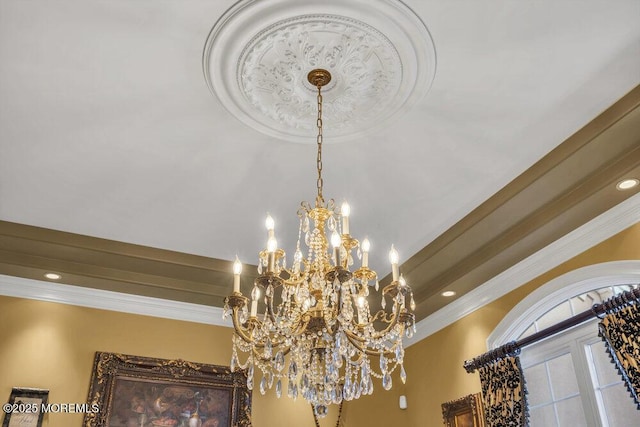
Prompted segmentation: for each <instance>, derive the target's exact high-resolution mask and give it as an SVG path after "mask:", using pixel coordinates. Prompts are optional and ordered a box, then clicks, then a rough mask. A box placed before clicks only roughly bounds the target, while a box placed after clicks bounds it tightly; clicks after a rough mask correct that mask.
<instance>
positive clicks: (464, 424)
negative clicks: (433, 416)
mask: <svg viewBox="0 0 640 427" xmlns="http://www.w3.org/2000/svg"><path fill="white" fill-rule="evenodd" d="M442 417H443V418H444V425H445V427H485V423H484V413H483V408H482V394H481V393H476V394H470V395H468V396H465V397H462V398H460V399H457V400H453V401H451V402H446V403H443V404H442Z"/></svg>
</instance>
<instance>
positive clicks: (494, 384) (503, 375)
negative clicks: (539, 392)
mask: <svg viewBox="0 0 640 427" xmlns="http://www.w3.org/2000/svg"><path fill="white" fill-rule="evenodd" d="M478 372H479V373H480V382H481V385H482V400H483V403H484V414H485V421H486V423H487V425H488V426H491V427H527V426H528V425H529V411H528V407H527V389H526V385H525V381H524V376H523V375H522V367H521V366H520V358H519V357H518V356H517V355H510V356H505V357H503V358H500V359H498V360H495V361H493V362H491V363H488V364H486V365H484V366H481V367H480V368H478Z"/></svg>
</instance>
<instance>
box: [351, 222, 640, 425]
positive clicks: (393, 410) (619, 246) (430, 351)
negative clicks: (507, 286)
mask: <svg viewBox="0 0 640 427" xmlns="http://www.w3.org/2000/svg"><path fill="white" fill-rule="evenodd" d="M629 259H635V260H637V259H640V224H636V225H635V226H633V227H631V228H629V229H627V230H625V231H623V232H621V233H619V234H618V235H616V236H613V237H612V238H610V239H608V240H606V241H604V242H602V243H601V244H599V245H597V246H595V247H593V248H591V249H589V250H588V251H586V252H584V253H582V254H581V255H579V256H577V257H575V258H573V259H571V260H569V261H567V262H565V263H563V264H561V265H560V266H558V267H556V268H554V269H552V270H550V271H549V272H547V273H545V274H543V275H541V276H540V277H538V278H536V279H534V280H532V281H531V282H529V283H527V284H526V285H524V286H522V287H520V288H518V289H516V290H514V291H512V292H510V293H509V294H507V295H505V296H504V297H502V298H500V299H498V300H497V301H494V302H493V303H491V304H488V305H487V306H485V307H483V308H482V309H480V310H477V311H475V312H474V313H472V314H470V315H468V316H466V317H465V318H463V319H461V320H459V321H457V322H455V323H454V324H452V325H450V326H448V327H447V328H445V329H443V330H441V331H439V332H437V333H435V334H433V335H431V336H430V337H428V338H426V339H424V340H423V341H421V342H419V343H417V344H415V345H413V346H411V347H409V348H408V349H407V353H406V356H405V368H406V371H407V384H406V385H405V386H402V385H401V383H400V380H399V378H398V377H397V375H396V376H394V378H393V380H394V388H393V389H392V390H390V391H384V390H383V389H382V387H381V386H380V384H379V382H378V383H375V385H376V391H374V394H373V396H369V397H367V398H366V399H361V400H360V401H357V402H350V403H349V405H348V406H347V408H346V411H345V415H346V418H347V420H348V422H347V424H346V426H347V427H370V426H395V427H431V426H442V425H443V424H444V423H443V421H442V411H441V407H440V405H441V404H442V403H443V402H446V401H450V400H454V399H457V398H460V397H463V396H465V395H467V394H471V393H477V392H479V391H480V381H479V379H478V375H477V373H475V374H467V373H466V371H465V370H464V368H463V367H462V365H463V363H464V361H465V360H468V359H471V358H473V357H475V356H478V355H480V354H482V353H484V352H485V351H486V340H487V338H488V336H489V334H490V333H491V332H492V331H493V329H494V328H495V327H496V326H497V325H498V323H499V322H500V321H501V320H502V318H503V317H504V316H505V315H506V314H507V313H508V312H509V311H510V310H511V309H512V308H513V307H514V306H515V305H516V304H517V303H519V302H520V301H521V300H522V299H523V298H525V297H526V296H527V295H528V294H530V293H531V292H533V291H534V290H535V289H537V288H538V287H540V286H542V285H544V284H545V283H547V282H548V281H550V280H552V279H554V278H556V277H558V276H561V275H562V274H565V273H567V272H569V271H572V270H575V269H578V268H580V267H584V266H587V265H592V264H599V263H603V262H608V261H617V260H629ZM403 393H404V394H405V395H406V396H407V401H408V409H406V410H404V411H403V410H400V409H399V407H398V398H399V396H400V394H403Z"/></svg>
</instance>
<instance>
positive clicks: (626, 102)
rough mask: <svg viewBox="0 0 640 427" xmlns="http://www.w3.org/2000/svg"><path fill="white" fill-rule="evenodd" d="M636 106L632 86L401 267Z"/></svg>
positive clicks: (638, 95) (637, 93) (639, 98)
mask: <svg viewBox="0 0 640 427" xmlns="http://www.w3.org/2000/svg"><path fill="white" fill-rule="evenodd" d="M638 107H640V86H636V87H635V88H634V89H633V90H631V91H630V92H629V93H628V94H627V95H625V96H624V97H622V98H621V99H620V100H619V101H617V102H616V103H615V104H613V105H612V106H611V107H609V108H608V109H607V110H605V111H604V112H603V113H602V114H600V115H599V116H597V117H596V118H595V119H593V120H592V121H591V122H589V123H588V124H587V125H586V126H584V127H583V128H582V129H580V130H578V131H577V132H576V133H575V134H573V135H572V136H570V137H569V138H568V139H567V140H566V141H565V142H563V143H562V144H560V145H559V146H558V147H556V148H555V149H553V150H552V151H550V152H549V153H548V154H547V155H546V156H544V157H543V158H542V159H540V160H539V161H538V162H536V163H535V164H534V165H533V166H531V167H530V168H529V169H527V170H526V171H525V172H523V173H522V174H521V175H519V176H518V177H517V178H515V179H514V180H513V181H511V182H510V183H509V184H508V185H506V186H505V187H504V188H502V189H501V190H500V191H498V192H497V193H496V194H494V195H493V196H491V197H490V198H489V199H487V201H485V202H484V203H482V204H481V205H480V206H478V207H477V208H476V209H474V210H473V211H472V212H470V213H469V214H468V215H467V216H465V217H464V218H463V219H461V220H460V221H459V222H458V223H456V224H455V225H454V226H452V227H451V228H449V229H448V230H447V231H445V232H444V233H442V234H441V235H440V236H438V237H437V238H436V239H434V240H433V242H431V243H430V244H428V245H427V246H425V248H423V249H422V250H421V251H419V252H418V253H417V254H416V255H414V256H412V257H411V258H410V259H408V260H407V261H406V262H405V263H404V264H403V270H405V271H411V270H412V269H413V268H415V266H417V265H418V264H420V263H422V262H424V260H426V259H429V258H430V257H432V256H433V255H434V254H435V253H437V252H438V251H440V250H441V249H442V248H444V247H446V246H447V245H449V244H450V243H451V242H452V241H453V240H455V239H457V238H460V237H461V236H462V235H463V234H464V233H465V232H466V231H467V230H469V229H471V228H472V227H474V226H475V225H476V224H478V223H479V222H480V221H482V220H483V219H484V218H486V217H488V216H490V215H492V214H494V213H495V212H496V211H498V210H500V209H501V208H503V206H504V205H505V204H506V203H507V202H508V201H509V200H510V199H512V198H514V197H516V196H517V195H518V194H520V193H521V192H523V191H524V190H526V189H527V188H529V187H531V186H532V185H534V184H535V183H536V182H537V181H539V180H540V179H541V178H542V177H543V176H545V175H547V174H549V173H550V172H551V171H553V170H554V169H556V168H561V166H562V163H563V162H564V161H566V160H567V159H569V158H570V157H571V156H572V155H573V154H574V153H575V152H577V151H578V150H580V149H581V148H582V147H584V146H585V145H587V144H589V143H591V142H592V141H593V140H594V139H596V138H597V137H598V136H599V135H601V134H602V133H604V132H605V131H607V130H608V129H610V128H611V127H612V126H614V125H616V123H618V122H619V121H620V120H622V119H623V118H625V117H626V116H627V115H628V114H630V113H631V112H633V111H634V110H637V109H638Z"/></svg>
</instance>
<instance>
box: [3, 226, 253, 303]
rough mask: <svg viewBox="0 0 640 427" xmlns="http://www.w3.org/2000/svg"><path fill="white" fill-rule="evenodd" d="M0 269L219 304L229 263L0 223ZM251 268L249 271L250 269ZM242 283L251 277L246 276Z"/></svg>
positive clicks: (226, 286)
mask: <svg viewBox="0 0 640 427" xmlns="http://www.w3.org/2000/svg"><path fill="white" fill-rule="evenodd" d="M0 260H1V261H0V273H3V274H9V275H15V276H18V277H26V278H30V279H36V280H44V278H43V275H44V273H46V272H49V271H53V272H56V273H60V274H62V275H63V279H62V280H63V281H64V283H67V284H71V285H77V286H84V287H89V288H94V289H102V290H108V291H114V292H124V293H129V294H137V295H144V296H150V297H156V298H163V299H171V300H175V301H183V302H190V303H197V304H205V305H217V306H221V305H222V302H223V300H224V297H225V296H226V295H228V293H229V292H228V291H229V286H230V280H231V279H230V272H231V266H232V263H231V262H229V261H222V260H218V259H213V258H207V257H202V256H197V255H190V254H184V253H179V252H172V251H167V250H162V249H157V248H150V247H145V246H140V245H133V244H128V243H122V242H116V241H112V240H107V239H99V238H94V237H88V236H82V235H78V234H73V233H66V232H61V231H56V230H49V229H45V228H40V227H33V226H28V225H24V224H17V223H12V222H7V221H0ZM249 270H251V269H249ZM243 279H244V280H243V284H244V282H245V281H247V280H250V281H251V282H252V281H253V278H252V277H249V276H246V275H245V277H244V278H243Z"/></svg>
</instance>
